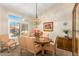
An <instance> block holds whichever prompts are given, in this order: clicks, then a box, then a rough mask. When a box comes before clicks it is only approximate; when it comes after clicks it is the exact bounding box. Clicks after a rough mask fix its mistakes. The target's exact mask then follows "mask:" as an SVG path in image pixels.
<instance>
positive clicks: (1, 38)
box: [0, 34, 9, 42]
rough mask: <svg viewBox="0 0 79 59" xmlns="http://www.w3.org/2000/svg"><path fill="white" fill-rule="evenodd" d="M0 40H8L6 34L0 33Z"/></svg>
mask: <svg viewBox="0 0 79 59" xmlns="http://www.w3.org/2000/svg"><path fill="white" fill-rule="evenodd" d="M0 40H1V41H3V42H8V41H9V37H8V34H5V35H0Z"/></svg>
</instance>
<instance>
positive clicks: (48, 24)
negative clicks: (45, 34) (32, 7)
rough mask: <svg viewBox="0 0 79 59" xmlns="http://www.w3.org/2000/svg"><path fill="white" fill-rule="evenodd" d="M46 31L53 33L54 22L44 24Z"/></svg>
mask: <svg viewBox="0 0 79 59" xmlns="http://www.w3.org/2000/svg"><path fill="white" fill-rule="evenodd" d="M43 30H44V31H53V22H45V23H44V24H43Z"/></svg>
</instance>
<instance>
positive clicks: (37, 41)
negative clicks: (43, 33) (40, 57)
mask: <svg viewBox="0 0 79 59" xmlns="http://www.w3.org/2000/svg"><path fill="white" fill-rule="evenodd" d="M35 42H36V43H38V44H46V43H50V42H51V40H50V39H45V38H40V39H39V40H35Z"/></svg>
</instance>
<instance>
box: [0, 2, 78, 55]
mask: <svg viewBox="0 0 79 59" xmlns="http://www.w3.org/2000/svg"><path fill="white" fill-rule="evenodd" d="M74 6H75V4H74V3H2V4H0V12H1V15H0V56H72V55H77V54H78V50H77V45H76V44H75V43H74V41H73V40H74V37H72V35H74V34H75V33H74V34H73V31H72V30H73V29H74V28H75V27H73V23H72V10H73V9H74ZM74 26H75V25H74ZM76 39H78V38H76ZM76 39H75V41H76ZM72 43H73V44H74V45H73V44H72ZM74 49H75V50H74Z"/></svg>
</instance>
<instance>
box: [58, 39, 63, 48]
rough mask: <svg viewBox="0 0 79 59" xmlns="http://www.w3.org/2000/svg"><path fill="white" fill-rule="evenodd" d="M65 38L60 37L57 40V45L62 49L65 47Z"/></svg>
mask: <svg viewBox="0 0 79 59" xmlns="http://www.w3.org/2000/svg"><path fill="white" fill-rule="evenodd" d="M63 44H64V43H63V38H58V40H57V47H58V48H60V49H64V46H63Z"/></svg>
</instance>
